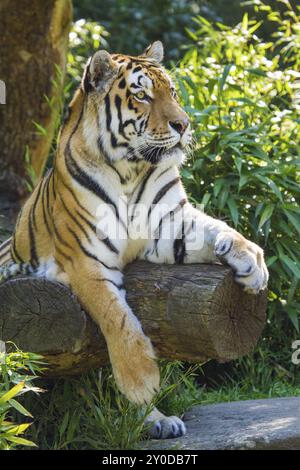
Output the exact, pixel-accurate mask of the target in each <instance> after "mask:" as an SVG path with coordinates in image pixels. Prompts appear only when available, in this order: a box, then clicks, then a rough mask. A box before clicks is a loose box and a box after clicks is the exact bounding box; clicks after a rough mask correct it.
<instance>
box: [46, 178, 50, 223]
mask: <svg viewBox="0 0 300 470" xmlns="http://www.w3.org/2000/svg"><path fill="white" fill-rule="evenodd" d="M50 176H51V173H50V172H49V173H48V175H47V176H46V178H47V181H46V185H47V186H46V195H47V212H48V215H51V211H50V195H49V184H50Z"/></svg>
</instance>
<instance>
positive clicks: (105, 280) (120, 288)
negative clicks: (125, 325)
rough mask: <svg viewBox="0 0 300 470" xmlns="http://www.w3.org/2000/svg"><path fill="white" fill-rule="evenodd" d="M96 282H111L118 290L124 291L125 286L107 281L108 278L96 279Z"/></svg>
mask: <svg viewBox="0 0 300 470" xmlns="http://www.w3.org/2000/svg"><path fill="white" fill-rule="evenodd" d="M96 281H99V282H110V283H111V284H113V285H114V286H115V287H116V288H117V289H119V290H122V289H124V284H117V283H116V282H114V281H112V280H111V279H107V278H104V279H96Z"/></svg>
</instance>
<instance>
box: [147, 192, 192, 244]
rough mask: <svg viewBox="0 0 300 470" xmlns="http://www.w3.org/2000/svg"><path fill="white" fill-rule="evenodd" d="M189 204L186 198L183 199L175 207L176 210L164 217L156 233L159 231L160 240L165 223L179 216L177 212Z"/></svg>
mask: <svg viewBox="0 0 300 470" xmlns="http://www.w3.org/2000/svg"><path fill="white" fill-rule="evenodd" d="M187 202H188V200H187V199H186V198H183V199H181V201H180V202H179V204H178V205H177V206H176V207H175V209H173V210H171V211H170V212H168V213H167V214H165V215H163V216H162V217H161V219H160V221H159V224H158V226H157V228H156V229H155V231H154V233H155V232H156V231H157V230H158V239H159V238H160V236H161V227H162V224H163V222H164V221H165V220H166V219H167V218H168V217H169V216H170V218H172V217H173V219H174V215H175V214H177V212H178V211H179V210H180V209H182V207H183V206H184V205H185V204H186V203H187ZM158 239H155V241H158Z"/></svg>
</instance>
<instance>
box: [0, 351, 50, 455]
mask: <svg viewBox="0 0 300 470" xmlns="http://www.w3.org/2000/svg"><path fill="white" fill-rule="evenodd" d="M1 344H2V345H4V343H1ZM42 364H43V363H42V362H41V356H38V355H36V354H32V353H24V352H22V351H20V350H19V349H17V348H16V350H15V351H14V352H11V353H6V352H5V350H4V349H3V350H2V351H1V352H0V450H8V449H15V448H16V447H17V446H30V447H32V446H35V444H34V443H33V442H32V441H30V440H28V439H24V438H23V437H20V436H21V435H22V434H24V432H25V431H26V430H27V429H28V427H29V426H31V423H30V422H29V423H28V422H26V423H22V424H16V423H14V422H13V421H12V419H11V416H12V415H13V414H17V415H23V416H25V417H27V418H32V415H31V413H30V412H29V411H28V410H27V409H26V408H25V407H24V406H23V405H22V404H21V403H20V401H19V400H17V398H18V397H20V395H24V394H27V393H28V392H34V393H38V392H40V391H41V390H40V389H39V388H37V387H34V386H33V379H34V378H35V377H36V374H37V373H40V372H41V371H42Z"/></svg>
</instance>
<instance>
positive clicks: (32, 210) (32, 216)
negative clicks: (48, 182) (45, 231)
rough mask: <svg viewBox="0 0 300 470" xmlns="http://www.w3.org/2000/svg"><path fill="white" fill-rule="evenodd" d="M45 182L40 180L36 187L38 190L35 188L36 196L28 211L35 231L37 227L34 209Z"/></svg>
mask: <svg viewBox="0 0 300 470" xmlns="http://www.w3.org/2000/svg"><path fill="white" fill-rule="evenodd" d="M44 181H45V180H44V179H42V180H41V181H40V183H39V185H38V188H37V195H36V198H35V200H34V203H33V205H32V206H31V210H30V216H31V218H32V222H33V226H34V229H35V230H36V231H37V225H36V220H35V209H36V205H37V203H38V199H39V197H40V193H41V189H42V186H43V184H42V183H43V182H44Z"/></svg>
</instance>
